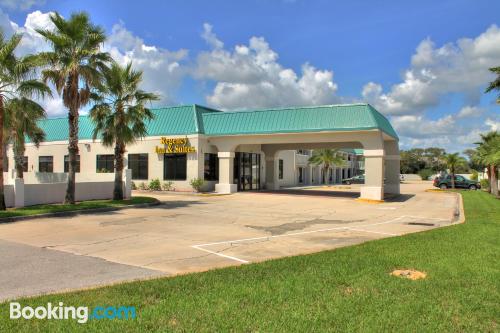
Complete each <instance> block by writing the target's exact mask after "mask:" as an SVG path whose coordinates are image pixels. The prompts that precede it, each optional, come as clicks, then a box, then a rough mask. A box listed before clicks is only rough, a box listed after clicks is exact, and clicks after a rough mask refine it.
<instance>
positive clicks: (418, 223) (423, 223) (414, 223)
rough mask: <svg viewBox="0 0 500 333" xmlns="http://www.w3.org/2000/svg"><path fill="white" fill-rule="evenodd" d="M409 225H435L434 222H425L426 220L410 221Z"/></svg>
mask: <svg viewBox="0 0 500 333" xmlns="http://www.w3.org/2000/svg"><path fill="white" fill-rule="evenodd" d="M408 224H409V225H423V226H426V227H433V226H435V224H434V223H425V222H408Z"/></svg>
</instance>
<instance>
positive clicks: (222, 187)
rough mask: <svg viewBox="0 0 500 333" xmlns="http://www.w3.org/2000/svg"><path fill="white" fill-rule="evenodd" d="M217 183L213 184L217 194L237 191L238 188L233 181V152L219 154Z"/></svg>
mask: <svg viewBox="0 0 500 333" xmlns="http://www.w3.org/2000/svg"><path fill="white" fill-rule="evenodd" d="M217 156H218V158H219V183H218V184H215V191H216V192H218V193H234V192H237V191H238V186H237V185H236V184H233V181H234V175H233V174H234V156H235V153H234V151H225V152H219V153H218V154H217Z"/></svg>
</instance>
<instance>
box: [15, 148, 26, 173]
mask: <svg viewBox="0 0 500 333" xmlns="http://www.w3.org/2000/svg"><path fill="white" fill-rule="evenodd" d="M13 146H14V147H13V150H14V163H15V167H16V178H21V179H22V178H23V174H24V167H23V163H24V151H25V149H24V144H23V143H22V142H18V143H17V144H14V145H13Z"/></svg>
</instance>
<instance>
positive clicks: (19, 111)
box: [4, 97, 47, 178]
mask: <svg viewBox="0 0 500 333" xmlns="http://www.w3.org/2000/svg"><path fill="white" fill-rule="evenodd" d="M5 111H6V112H5V123H4V126H5V132H6V133H7V134H8V136H9V141H10V142H11V143H12V150H13V151H14V162H15V167H16V177H17V178H23V165H24V152H25V138H29V139H30V140H31V142H33V143H34V144H35V145H36V147H38V145H39V144H40V142H42V141H43V140H44V139H45V133H44V131H43V130H42V129H41V128H40V127H39V126H38V121H39V120H41V119H44V118H46V116H47V115H46V113H45V110H44V109H43V108H42V107H41V106H40V104H38V103H36V102H34V101H32V100H30V99H28V98H24V97H23V98H15V99H11V100H10V101H8V102H7V103H6V104H5Z"/></svg>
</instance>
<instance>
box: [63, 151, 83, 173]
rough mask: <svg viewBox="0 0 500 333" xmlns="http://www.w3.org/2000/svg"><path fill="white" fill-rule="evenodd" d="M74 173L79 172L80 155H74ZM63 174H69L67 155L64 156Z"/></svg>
mask: <svg viewBox="0 0 500 333" xmlns="http://www.w3.org/2000/svg"><path fill="white" fill-rule="evenodd" d="M75 169H76V170H75V172H80V155H76V165H75ZM64 172H69V155H64Z"/></svg>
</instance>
